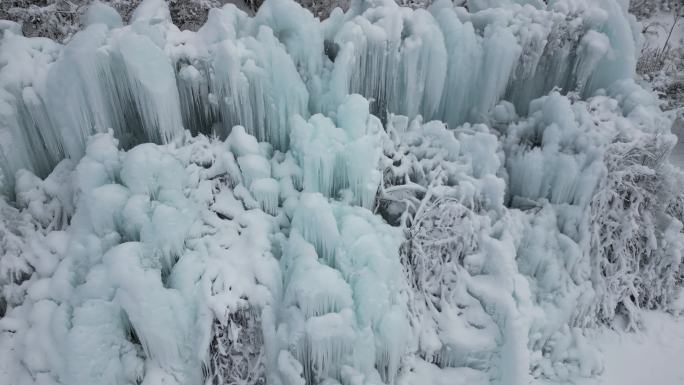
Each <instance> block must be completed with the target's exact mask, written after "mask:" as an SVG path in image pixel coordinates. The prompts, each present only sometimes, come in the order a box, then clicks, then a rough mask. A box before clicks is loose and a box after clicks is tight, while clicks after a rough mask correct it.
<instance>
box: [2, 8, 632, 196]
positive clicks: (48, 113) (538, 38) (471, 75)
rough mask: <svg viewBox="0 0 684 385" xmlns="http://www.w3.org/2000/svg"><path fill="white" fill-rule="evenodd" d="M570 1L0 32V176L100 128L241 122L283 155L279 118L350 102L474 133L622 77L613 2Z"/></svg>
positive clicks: (625, 70) (625, 32)
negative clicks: (353, 98) (33, 34)
mask: <svg viewBox="0 0 684 385" xmlns="http://www.w3.org/2000/svg"><path fill="white" fill-rule="evenodd" d="M580 3H581V6H579V5H580V4H575V2H568V1H562V2H556V3H554V4H552V5H550V6H547V7H538V8H534V7H531V6H529V5H518V4H509V5H508V6H506V7H494V6H492V7H493V8H488V7H481V8H483V9H482V10H481V11H478V12H473V13H467V12H466V11H465V9H463V8H453V7H452V6H451V5H450V3H449V2H447V1H440V2H436V3H435V4H434V5H433V6H431V7H430V8H429V10H428V11H425V10H420V9H419V10H410V9H406V8H401V7H398V6H397V5H396V4H395V3H394V2H392V1H381V2H379V3H378V4H376V5H375V6H372V7H371V6H363V7H362V6H360V5H359V6H354V7H352V8H351V9H350V11H349V12H348V13H347V14H343V13H340V12H334V13H333V14H332V15H331V17H330V18H329V19H326V20H325V21H323V22H319V21H318V20H317V19H313V18H310V15H309V14H308V12H306V11H304V10H302V9H301V8H300V7H299V6H298V5H297V4H295V3H293V2H289V1H287V0H273V1H267V2H266V4H265V5H264V6H263V7H261V8H260V10H259V12H258V13H257V15H256V16H255V17H254V18H250V17H248V16H247V15H246V14H245V13H243V12H241V11H239V10H238V9H237V8H235V7H234V6H231V5H227V6H225V7H223V8H221V9H212V10H211V12H210V13H209V16H208V19H207V22H206V24H205V25H204V26H202V28H200V30H199V31H198V32H196V33H194V32H190V31H179V30H178V29H177V28H176V27H175V26H174V25H173V24H171V22H170V17H169V15H168V9H167V8H166V5H165V4H164V3H163V2H161V1H152V0H148V1H145V2H144V7H140V9H139V12H138V13H137V16H136V17H135V18H134V20H133V22H132V24H131V25H127V26H119V25H118V24H117V23H115V22H107V23H100V22H98V20H99V19H98V18H97V17H95V16H93V17H91V18H90V19H91V20H92V23H91V24H90V25H89V26H87V28H86V31H83V32H81V33H79V34H77V35H76V36H75V37H74V38H73V39H72V40H71V41H70V42H69V43H68V44H67V45H66V46H64V47H63V46H60V45H58V44H54V43H51V42H48V41H45V40H42V39H27V38H23V37H21V36H17V35H16V34H15V33H14V32H13V30H12V29H10V28H8V29H5V30H4V31H3V38H2V43H1V44H2V47H3V49H2V51H3V52H24V54H22V55H16V54H12V55H11V56H9V55H8V56H7V57H5V58H4V59H3V62H6V63H8V65H6V66H3V68H2V70H0V71H2V72H0V86H1V87H0V88H2V89H3V90H4V91H5V92H3V95H4V96H3V100H5V101H4V102H3V105H5V106H6V107H4V108H3V116H4V118H3V120H2V132H3V136H8V138H9V139H8V140H5V141H3V143H10V142H11V143H16V144H15V145H14V146H10V145H8V144H4V145H3V149H2V154H3V159H5V160H3V161H2V169H3V170H6V171H3V173H4V174H7V176H5V179H8V180H10V182H9V183H12V182H11V180H12V179H13V175H14V172H15V171H16V170H17V169H19V168H22V167H28V168H29V169H32V170H34V171H36V172H38V173H39V174H40V175H47V173H48V172H49V170H50V169H51V168H52V167H54V165H55V164H56V163H57V162H58V161H59V160H60V159H61V158H63V157H70V158H74V159H77V158H80V157H81V156H82V155H83V151H84V149H85V141H86V137H87V136H88V135H90V134H92V133H95V132H105V131H106V130H107V129H109V128H112V129H114V131H115V135H116V137H117V138H118V139H119V140H120V141H121V144H122V145H123V146H124V147H126V148H128V147H130V146H132V145H135V144H137V143H141V142H147V141H153V142H157V143H166V142H168V141H170V140H171V139H172V138H174V137H177V136H178V134H179V133H180V132H182V130H183V128H185V129H189V130H190V131H191V132H193V133H195V134H196V133H205V134H217V135H219V136H222V137H225V136H226V135H227V134H228V133H229V132H230V129H231V128H232V127H233V126H234V125H236V124H240V125H242V126H244V127H245V128H246V129H247V131H248V132H249V133H250V134H253V135H254V136H256V138H257V139H258V140H260V141H268V142H270V143H271V144H272V145H273V146H274V147H275V148H276V149H279V150H282V151H284V150H287V148H288V147H289V146H288V142H289V131H290V129H291V124H292V121H291V116H292V115H294V114H298V115H300V116H302V117H303V118H305V119H307V118H308V116H309V115H310V114H314V113H317V112H321V113H324V114H326V115H328V116H334V115H335V114H336V112H337V108H338V106H339V105H341V104H343V103H344V100H345V98H346V96H347V95H348V94H352V93H359V94H361V95H363V96H364V97H366V98H368V99H369V100H370V101H371V107H370V111H371V112H372V113H373V114H375V115H377V116H380V117H381V118H382V119H384V118H385V117H386V113H387V112H393V113H398V114H402V115H406V116H409V117H410V118H413V117H415V116H416V115H419V114H420V115H422V116H423V117H424V118H426V119H440V120H443V121H445V122H447V123H448V124H449V125H450V126H451V127H456V126H457V125H459V124H461V123H463V122H465V121H483V120H484V118H485V117H486V116H487V115H488V114H489V112H490V110H491V109H492V108H494V106H495V105H496V103H497V101H498V100H500V99H502V98H505V99H507V100H511V101H513V102H514V104H515V106H516V109H517V110H518V111H520V112H525V111H526V109H527V105H528V103H529V102H530V101H531V100H532V99H534V98H536V97H539V96H541V95H544V94H546V93H547V92H548V91H550V90H551V89H552V88H553V87H560V88H561V89H563V90H564V91H565V92H570V91H578V92H580V93H581V94H582V95H585V96H588V95H590V94H591V93H593V92H594V91H595V90H597V89H599V88H605V87H607V86H609V85H610V84H611V83H612V82H613V81H615V80H618V79H622V78H628V77H629V76H630V74H631V73H632V70H633V67H634V52H635V48H634V43H633V42H632V40H631V38H628V37H629V36H632V33H631V30H630V23H629V21H628V19H627V18H626V16H624V11H623V10H622V8H621V7H620V6H619V5H618V4H617V3H616V2H615V1H614V0H606V1H601V2H598V3H597V4H588V3H587V2H580ZM105 9H106V7H105ZM93 12H95V11H93ZM101 12H104V11H102V10H101ZM274 14H279V15H280V14H287V15H290V16H289V17H291V19H292V20H295V19H297V20H299V19H301V22H296V23H293V22H289V21H288V22H285V21H283V20H286V19H287V18H282V17H274V16H273V15H274ZM608 15H616V17H608ZM106 16H107V15H104V16H103V20H105V21H107V20H109V19H107V18H106ZM287 20H290V19H287ZM296 36H306V38H303V39H301V40H297V39H296V38H295V37H296ZM312 38H313V40H312ZM323 40H326V41H327V42H328V43H325V44H323ZM300 41H306V42H307V44H299V42H300ZM309 43H310V44H309ZM324 46H329V47H333V48H330V49H328V51H330V50H333V51H335V52H336V53H335V55H330V57H332V58H333V59H334V61H331V59H330V58H329V57H327V56H326V55H325V54H324V49H323V48H324ZM335 47H336V48H335ZM6 55H7V54H6ZM141 55H144V56H141ZM140 62H145V63H146V65H145V66H140V65H139V64H138V63H140ZM616 63H619V65H618V64H616ZM276 66H277V68H276ZM27 73H30V75H29V76H27V75H26V74H27ZM174 74H175V75H174ZM34 83H35V84H34ZM482 84H487V86H486V87H481V85H482ZM67 85H68V86H67ZM28 88H30V89H28ZM466 95H467V96H468V97H467V98H466ZM179 112H180V115H179ZM12 147H19V148H25V149H26V150H25V151H26V153H28V154H31V156H28V157H27V156H25V155H17V154H15V152H16V149H13V148H12ZM5 189H10V190H11V187H5Z"/></svg>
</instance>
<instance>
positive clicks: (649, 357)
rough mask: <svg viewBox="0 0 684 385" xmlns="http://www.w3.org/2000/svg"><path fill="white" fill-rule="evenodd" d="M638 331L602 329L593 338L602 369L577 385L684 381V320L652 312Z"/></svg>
mask: <svg viewBox="0 0 684 385" xmlns="http://www.w3.org/2000/svg"><path fill="white" fill-rule="evenodd" d="M644 324H645V330H643V331H642V332H639V333H621V332H616V331H612V330H605V331H603V332H601V333H600V334H599V335H598V336H597V338H596V340H597V344H598V345H599V346H600V347H601V350H602V351H603V353H604V360H605V361H604V362H605V372H604V374H603V376H601V377H600V378H598V379H594V380H586V381H581V382H578V383H577V385H646V384H653V385H681V384H684V365H682V362H681V360H682V357H684V319H682V318H681V317H680V318H678V319H676V318H674V317H673V316H671V315H669V314H666V313H660V312H651V313H646V314H645V315H644Z"/></svg>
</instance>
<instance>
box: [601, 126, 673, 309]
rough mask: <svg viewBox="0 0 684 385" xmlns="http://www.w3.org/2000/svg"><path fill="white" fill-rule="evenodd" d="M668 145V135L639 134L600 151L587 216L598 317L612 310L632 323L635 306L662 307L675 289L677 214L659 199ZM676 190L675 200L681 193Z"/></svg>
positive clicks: (664, 196) (664, 195)
mask: <svg viewBox="0 0 684 385" xmlns="http://www.w3.org/2000/svg"><path fill="white" fill-rule="evenodd" d="M671 147H672V142H671V139H669V138H667V139H665V138H662V137H653V136H651V137H649V136H645V137H642V138H638V139H636V140H633V141H631V142H626V143H625V142H616V143H612V144H611V145H610V146H609V147H608V149H607V151H606V155H605V162H606V167H607V177H606V180H605V181H604V182H603V183H602V186H601V187H599V189H598V191H597V192H596V194H595V195H594V197H593V200H592V202H591V217H590V222H591V224H592V234H593V237H592V248H591V250H592V252H593V253H594V257H595V258H596V260H597V262H596V263H597V265H596V266H595V268H596V269H599V271H597V272H596V273H595V274H598V276H597V277H595V279H594V281H595V282H594V285H595V286H596V289H597V291H598V294H599V301H600V302H599V304H598V316H599V317H600V319H601V320H603V321H604V322H610V321H611V320H612V319H613V317H614V316H615V313H616V312H618V313H621V314H623V315H626V316H628V317H629V321H630V322H637V321H638V319H635V317H637V314H638V313H637V309H639V308H645V309H654V308H655V309H658V308H660V309H662V308H665V309H667V308H668V305H669V304H670V303H671V302H672V300H673V299H674V297H675V296H676V295H677V294H678V291H679V288H678V287H677V282H676V281H677V279H678V274H679V270H680V267H681V263H682V255H681V250H682V239H681V235H680V234H679V233H680V231H681V227H682V224H681V222H680V220H681V216H680V217H672V216H671V214H670V215H668V214H669V213H666V212H665V210H667V208H668V207H667V203H665V204H664V202H668V201H671V200H672V199H673V197H670V196H668V195H667V193H670V194H671V193H672V191H668V190H667V189H663V183H665V182H664V181H665V180H666V179H668V178H670V176H669V175H668V173H667V172H666V171H665V170H667V168H665V164H664V163H665V158H666V157H667V156H668V155H669V150H670V148H671ZM676 194H677V195H676V196H675V199H677V198H678V196H679V195H680V194H681V193H676ZM673 214H674V212H673Z"/></svg>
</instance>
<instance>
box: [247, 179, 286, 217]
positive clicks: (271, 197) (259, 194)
mask: <svg viewBox="0 0 684 385" xmlns="http://www.w3.org/2000/svg"><path fill="white" fill-rule="evenodd" d="M249 190H250V191H251V192H252V195H253V196H254V199H256V200H257V201H258V202H259V203H260V204H261V209H262V210H264V211H265V212H267V213H269V214H271V215H276V214H277V213H278V197H279V196H280V194H279V193H280V186H279V185H278V181H277V180H275V179H273V178H261V179H256V180H254V181H253V182H252V183H251V184H250V187H249Z"/></svg>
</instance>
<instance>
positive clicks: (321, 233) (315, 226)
mask: <svg viewBox="0 0 684 385" xmlns="http://www.w3.org/2000/svg"><path fill="white" fill-rule="evenodd" d="M292 228H293V229H296V230H297V231H299V233H300V234H301V235H302V237H304V239H305V240H307V241H308V242H309V243H311V244H312V245H314V248H315V249H316V253H317V254H318V257H319V258H321V259H323V260H324V261H325V262H326V263H327V264H328V265H333V264H334V260H335V247H336V246H337V241H338V237H339V232H338V231H337V223H336V222H335V217H334V216H333V214H332V209H331V207H330V204H329V203H328V201H327V200H326V199H325V198H324V197H323V196H322V195H320V194H311V193H304V194H302V195H301V198H300V202H299V205H298V206H297V209H296V211H295V213H294V217H293V218H292Z"/></svg>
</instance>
